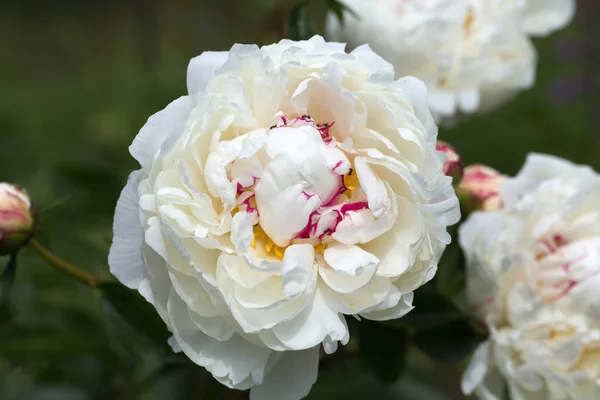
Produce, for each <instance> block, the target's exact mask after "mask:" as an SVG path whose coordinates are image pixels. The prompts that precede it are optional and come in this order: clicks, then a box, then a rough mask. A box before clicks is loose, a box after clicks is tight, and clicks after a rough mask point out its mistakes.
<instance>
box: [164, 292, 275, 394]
mask: <svg viewBox="0 0 600 400" xmlns="http://www.w3.org/2000/svg"><path fill="white" fill-rule="evenodd" d="M168 310H169V321H170V324H171V327H172V329H173V334H174V336H175V339H176V341H177V343H178V344H179V346H180V347H181V350H183V352H184V353H185V355H187V356H188V357H189V358H190V360H192V361H193V362H194V363H196V364H198V365H200V366H202V367H205V368H206V369H207V370H208V371H209V372H210V373H211V374H213V376H214V377H215V378H216V379H217V380H218V381H219V382H221V383H222V384H224V385H226V386H228V387H230V388H235V389H241V390H245V389H249V388H250V387H252V386H254V385H257V384H260V383H262V382H263V378H264V373H265V368H266V365H267V361H268V359H269V355H270V353H271V350H269V349H267V348H261V347H257V346H255V345H254V344H252V343H250V342H248V341H247V340H245V339H243V338H242V337H240V336H239V335H233V336H232V338H231V339H230V340H228V341H223V342H221V341H218V340H215V339H212V338H210V337H209V336H207V335H205V334H204V333H202V332H201V331H200V330H199V329H198V327H197V326H196V324H194V323H193V321H192V320H191V319H190V316H189V312H188V308H187V306H186V305H185V303H184V302H183V301H182V300H181V299H180V298H179V296H177V294H176V293H175V291H174V290H173V291H172V292H171V295H170V296H169V303H168Z"/></svg>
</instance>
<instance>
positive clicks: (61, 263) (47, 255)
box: [29, 238, 102, 288]
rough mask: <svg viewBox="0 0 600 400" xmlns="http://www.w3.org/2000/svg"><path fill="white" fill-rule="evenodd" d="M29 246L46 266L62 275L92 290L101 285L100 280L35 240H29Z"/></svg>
mask: <svg viewBox="0 0 600 400" xmlns="http://www.w3.org/2000/svg"><path fill="white" fill-rule="evenodd" d="M29 244H30V245H31V246H32V247H33V248H34V249H35V251H36V252H37V253H38V255H39V256H40V257H42V258H43V259H44V260H45V261H46V262H47V263H48V264H50V265H52V266H53V267H54V268H56V269H58V270H60V271H62V272H64V273H67V274H69V275H71V276H72V277H73V278H75V279H77V280H78V281H80V282H83V283H85V284H86V285H88V286H89V287H92V288H93V287H96V286H97V285H98V284H100V283H102V279H100V278H97V277H95V276H94V275H92V274H91V273H89V272H87V271H85V270H83V269H81V268H79V267H77V266H76V265H73V264H71V263H70V262H68V261H66V260H63V259H62V258H60V257H58V256H57V255H56V254H54V253H53V252H52V251H51V250H49V249H48V248H46V247H44V246H43V245H42V244H41V243H40V242H38V241H37V240H36V239H35V238H34V239H31V242H29Z"/></svg>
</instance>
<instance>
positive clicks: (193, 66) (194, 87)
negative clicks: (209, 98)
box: [187, 51, 229, 96]
mask: <svg viewBox="0 0 600 400" xmlns="http://www.w3.org/2000/svg"><path fill="white" fill-rule="evenodd" d="M228 56H229V53H228V52H226V51H205V52H204V53H202V54H200V55H199V56H198V57H194V58H192V59H191V60H190V63H189V65H188V70H187V88H188V94H189V95H190V96H191V95H194V94H196V93H198V92H204V90H205V89H206V85H207V84H208V81H209V80H210V79H211V78H212V77H213V76H214V74H215V72H216V71H217V70H218V69H219V68H221V67H222V66H223V64H225V61H227V57H228Z"/></svg>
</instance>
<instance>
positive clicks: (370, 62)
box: [350, 44, 394, 81]
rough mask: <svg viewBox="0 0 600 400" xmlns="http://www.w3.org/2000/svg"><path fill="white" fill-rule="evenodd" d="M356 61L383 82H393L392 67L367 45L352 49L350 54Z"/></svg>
mask: <svg viewBox="0 0 600 400" xmlns="http://www.w3.org/2000/svg"><path fill="white" fill-rule="evenodd" d="M350 54H351V55H353V56H354V57H356V59H357V60H360V61H362V63H363V64H364V65H366V66H367V67H368V68H369V70H370V72H371V73H372V74H374V75H375V74H377V75H379V76H381V78H383V79H385V80H389V81H392V80H394V67H393V66H392V64H390V63H389V62H387V61H385V60H384V59H383V58H381V57H380V56H379V55H378V54H377V53H375V52H374V51H373V50H371V47H370V46H369V45H368V44H363V45H361V46H358V47H357V48H356V49H354V50H353V51H352V52H351V53H350Z"/></svg>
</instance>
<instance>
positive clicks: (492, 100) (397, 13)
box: [327, 0, 574, 121]
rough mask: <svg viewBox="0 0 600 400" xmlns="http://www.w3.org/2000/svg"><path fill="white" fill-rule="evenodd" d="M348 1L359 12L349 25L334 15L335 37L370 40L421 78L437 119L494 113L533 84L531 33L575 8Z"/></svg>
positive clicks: (435, 0) (501, 1) (477, 0)
mask: <svg viewBox="0 0 600 400" xmlns="http://www.w3.org/2000/svg"><path fill="white" fill-rule="evenodd" d="M341 1H342V2H343V3H344V4H345V5H346V6H347V7H348V8H349V9H351V10H352V11H353V12H352V13H351V12H349V11H348V12H346V13H345V14H344V23H343V25H342V24H340V22H339V21H338V19H337V16H336V15H335V14H334V13H331V15H329V17H328V20H327V30H328V32H329V36H330V37H331V38H332V39H335V40H344V41H348V43H349V44H350V45H352V46H356V45H361V44H363V43H368V44H370V45H371V46H372V47H373V49H374V50H375V51H377V52H378V53H379V54H380V55H381V56H382V57H384V58H385V59H387V60H389V61H390V62H391V63H392V64H394V67H395V69H396V73H397V74H399V75H400V76H404V75H412V76H416V77H418V78H419V79H422V80H423V81H424V82H425V83H426V85H427V88H428V90H429V96H428V101H429V106H430V108H431V110H432V113H433V115H434V117H435V118H436V120H438V121H446V120H453V119H455V118H456V117H457V116H458V115H461V114H465V115H468V114H473V113H475V112H485V111H488V110H490V109H493V108H496V107H498V106H500V105H501V104H503V103H505V102H506V101H507V100H509V99H510V98H512V97H513V96H514V95H515V94H517V93H518V92H520V91H522V90H525V89H529V88H530V87H532V85H533V84H534V80H535V69H536V58H537V56H536V52H535V49H534V47H533V45H532V43H531V40H530V39H529V35H528V33H537V34H545V33H547V32H549V31H551V30H554V29H558V28H559V27H562V26H564V25H566V23H567V22H568V21H569V20H570V19H571V17H572V15H573V13H572V11H573V9H574V1H573V0H556V1H555V0H551V1H538V0H370V1H364V0H341ZM559 3H560V4H559ZM563 3H564V4H563Z"/></svg>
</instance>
